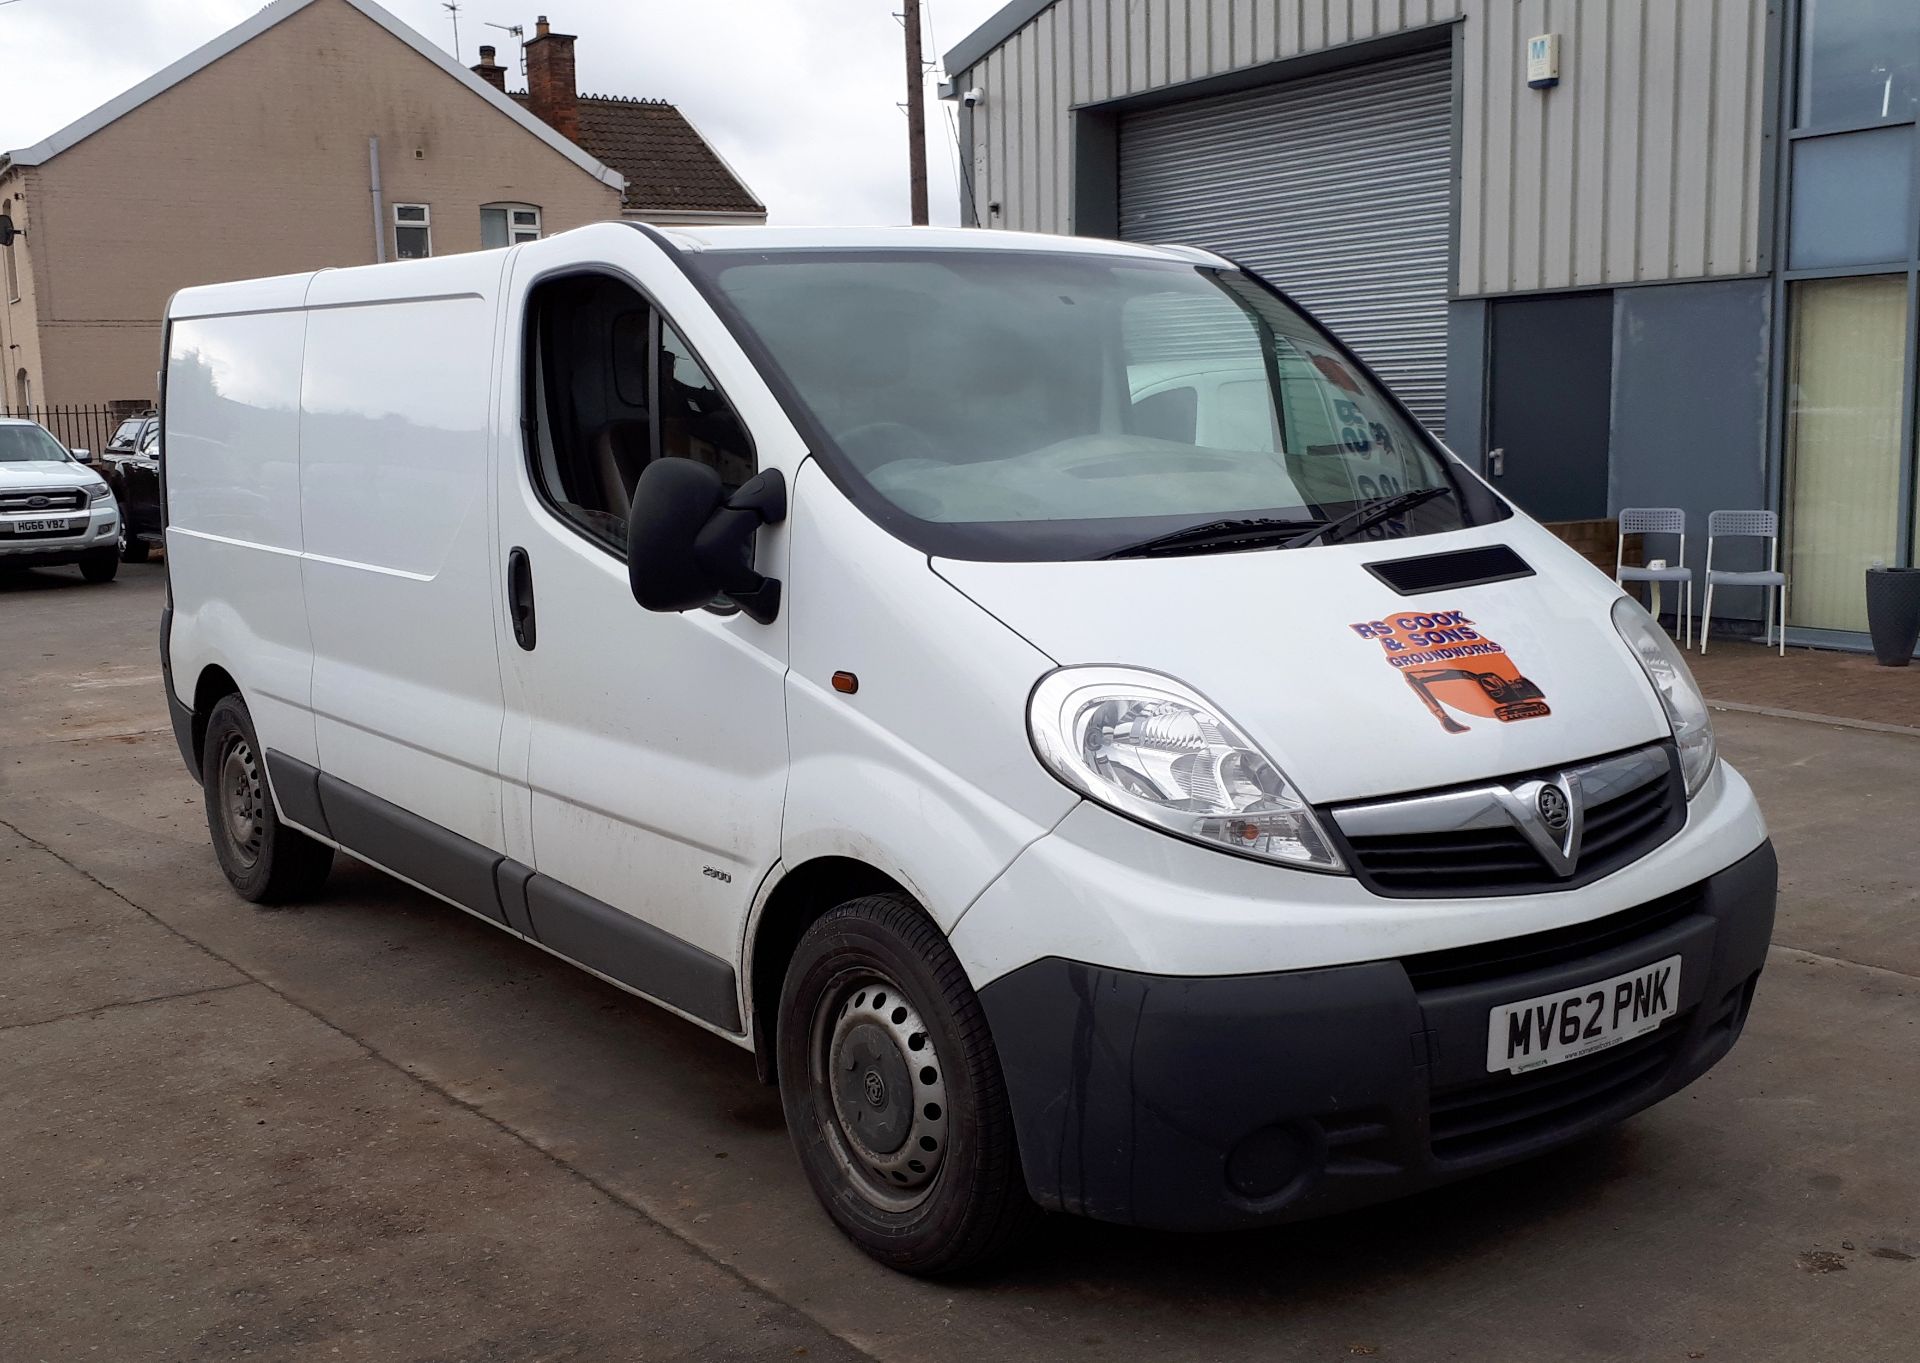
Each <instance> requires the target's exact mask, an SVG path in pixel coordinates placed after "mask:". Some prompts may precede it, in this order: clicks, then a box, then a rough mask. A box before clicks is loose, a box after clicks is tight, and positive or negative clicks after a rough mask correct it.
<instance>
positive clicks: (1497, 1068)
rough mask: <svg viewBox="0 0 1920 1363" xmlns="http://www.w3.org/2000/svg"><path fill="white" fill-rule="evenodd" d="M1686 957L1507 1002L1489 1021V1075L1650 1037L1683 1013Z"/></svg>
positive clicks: (1516, 1071) (1574, 1057)
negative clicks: (1683, 961)
mask: <svg viewBox="0 0 1920 1363" xmlns="http://www.w3.org/2000/svg"><path fill="white" fill-rule="evenodd" d="M1679 1003H1680V958H1679V957H1678V956H1669V957H1667V959H1666V960H1664V961H1655V962H1654V963H1653V964H1652V965H1643V966H1640V967H1638V968H1637V969H1634V970H1629V971H1628V972H1627V973H1626V974H1624V975H1615V976H1613V978H1611V979H1606V980H1595V981H1594V982H1593V983H1592V984H1583V985H1580V986H1579V987H1578V988H1574V989H1568V990H1564V991H1562V992H1560V993H1557V994H1542V995H1541V996H1540V997H1539V998H1537V999H1522V1000H1521V1001H1520V1002H1519V1003H1503V1004H1501V1005H1500V1006H1499V1007H1498V1008H1495V1009H1493V1010H1492V1012H1491V1013H1490V1014H1489V1015H1488V1018H1487V1072H1488V1073H1490V1074H1499V1073H1502V1072H1506V1073H1511V1074H1524V1073H1526V1072H1527V1071H1528V1070H1537V1069H1539V1068H1541V1067H1542V1066H1544V1065H1558V1064H1559V1063H1560V1062H1561V1061H1563V1060H1578V1059H1579V1058H1580V1057H1581V1056H1583V1055H1592V1054H1593V1053H1594V1052H1595V1051H1604V1050H1606V1049H1607V1047H1609V1046H1618V1045H1619V1044H1620V1043H1621V1042H1623V1041H1631V1040H1633V1038H1635V1037H1637V1036H1645V1035H1646V1034H1647V1033H1648V1032H1651V1031H1652V1030H1653V1029H1654V1028H1656V1027H1658V1026H1659V1025H1660V1024H1661V1023H1662V1022H1665V1021H1666V1020H1667V1019H1668V1018H1670V1017H1672V1016H1673V1015H1674V1014H1675V1013H1676V1012H1678V1011H1679Z"/></svg>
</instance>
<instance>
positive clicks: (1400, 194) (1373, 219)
mask: <svg viewBox="0 0 1920 1363" xmlns="http://www.w3.org/2000/svg"><path fill="white" fill-rule="evenodd" d="M1449 67H1450V59H1449V56H1448V53H1447V51H1446V50H1445V49H1440V50H1437V51H1433V52H1423V53H1420V54H1418V55H1417V56H1412V57H1397V58H1394V59H1392V60H1390V61H1383V62H1374V63H1370V64H1368V65H1366V66H1361V67H1353V68H1349V69H1347V70H1342V71H1336V72H1330V73H1327V74H1325V75H1319V76H1311V77H1307V78H1306V79H1303V80H1297V81H1291V82H1288V83H1287V84H1285V85H1278V86H1268V87H1265V88H1263V89H1260V90H1253V91H1246V92H1242V93H1239V94H1232V95H1222V96H1218V97H1215V98H1212V99H1201V100H1193V101H1191V102H1188V103H1185V104H1175V105H1169V106H1167V107H1165V108H1160V109H1153V110H1150V111H1147V112H1143V113H1139V114H1133V115H1129V116H1128V117H1126V118H1125V119H1123V121H1122V122H1121V125H1120V234H1121V235H1122V236H1123V237H1125V238H1127V239H1128V240H1130V241H1147V242H1162V241H1164V242H1186V243H1189V244H1191V245H1194V246H1203V247H1206V248H1207V249H1208V250H1212V251H1218V252H1219V253H1220V254H1222V255H1225V256H1230V257H1232V258H1233V259H1234V260H1237V261H1239V262H1240V263H1242V264H1244V265H1246V266H1248V267H1249V268H1251V269H1254V270H1257V271H1259V272H1260V273H1261V274H1263V275H1265V276H1266V277H1267V278H1268V279H1271V280H1272V281H1273V282H1274V283H1275V284H1278V285H1279V286H1280V287H1281V288H1283V289H1285V290H1286V291H1287V292H1288V293H1290V294H1292V295H1293V296H1294V297H1296V298H1298V299H1299V300H1300V301H1301V302H1302V303H1304V304H1305V305H1306V306H1307V307H1309V308H1311V309H1312V310H1313V312H1314V314H1315V315H1316V316H1317V317H1319V318H1320V320H1321V321H1323V322H1325V323H1326V324H1327V325H1328V326H1329V327H1331V328H1332V329H1333V330H1334V331H1335V332H1337V333H1338V334H1339V335H1340V337H1341V339H1342V340H1344V341H1346V342H1347V343H1348V344H1349V345H1351V346H1352V347H1353V348H1354V349H1355V350H1356V351H1358V352H1359V354H1360V356H1361V358H1362V359H1364V360H1366V361H1367V362H1368V363H1369V364H1371V365H1372V366H1373V367H1374V368H1375V369H1376V370H1377V371H1378V372H1379V374H1380V376H1381V377H1382V378H1384V379H1385V380H1386V381H1387V382H1388V383H1389V384H1391V385H1392V386H1393V388H1394V390H1395V391H1396V392H1397V393H1399V395H1400V396H1401V398H1402V399H1403V400H1404V401H1405V402H1406V404H1407V405H1408V406H1409V407H1411V408H1412V409H1413V411H1414V414H1415V415H1416V416H1418V417H1420V419H1421V420H1423V421H1424V422H1426V423H1427V425H1429V426H1430V427H1432V428H1433V429H1434V430H1436V431H1438V430H1441V429H1442V420H1443V416H1444V410H1445V405H1446V404H1445V389H1446V371H1447V283H1448V279H1449V277H1450V273H1451V271H1450V263H1451V260H1450V256H1451V249H1450V242H1451V216H1452V183H1453V96H1452V91H1451V86H1450V70H1449Z"/></svg>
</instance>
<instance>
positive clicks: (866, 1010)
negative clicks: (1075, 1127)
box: [778, 894, 1037, 1276]
mask: <svg viewBox="0 0 1920 1363" xmlns="http://www.w3.org/2000/svg"><path fill="white" fill-rule="evenodd" d="M778 1056H779V1071H780V1099H781V1104H782V1106H783V1107H784V1108H785V1109H786V1116H787V1129H788V1131H789V1132H790V1133H791V1134H792V1136H793V1143H794V1147H795V1148H796V1149H797V1150H798V1151H799V1154H800V1163H801V1165H802V1167H803V1168H804V1169H805V1170H806V1174H807V1181H808V1182H809V1183H811V1184H812V1185H813V1191H814V1193H815V1194H816V1195H817V1196H818V1197H819V1199H820V1202H821V1204H822V1205H823V1206H824V1207H825V1208H826V1209H827V1214H828V1215H829V1216H831V1217H832V1218H833V1220H834V1222H835V1224H837V1225H838V1226H839V1227H840V1229H841V1230H842V1231H844V1232H845V1233H846V1234H847V1236H848V1238H850V1239H851V1240H852V1241H853V1242H854V1243H855V1244H856V1245H858V1246H860V1248H861V1249H863V1250H865V1251H866V1252H867V1253H868V1254H870V1255H872V1256H873V1257H874V1258H875V1259H878V1260H879V1261H880V1262H881V1263H883V1264H886V1265H887V1266H889V1267H891V1268H896V1269H899V1270H901V1271H902V1272H906V1273H915V1274H922V1275H927V1276H932V1275H937V1274H944V1273H958V1272H961V1271H964V1270H967V1269H974V1268H979V1267H981V1266H984V1265H985V1264H987V1263H988V1262H990V1261H991V1260H993V1259H994V1258H995V1257H997V1256H999V1255H1001V1254H1002V1253H1004V1252H1005V1251H1006V1250H1007V1248H1008V1246H1009V1244H1010V1243H1011V1242H1012V1240H1013V1239H1014V1237H1015V1236H1016V1235H1018V1233H1019V1232H1020V1230H1021V1229H1022V1228H1023V1227H1024V1226H1026V1225H1027V1224H1028V1222H1029V1221H1030V1220H1031V1219H1032V1218H1033V1217H1034V1216H1035V1215H1036V1214H1037V1211H1036V1209H1035V1207H1034V1205H1033V1203H1032V1201H1031V1200H1029V1199H1028V1197H1027V1191H1026V1186H1025V1184H1024V1183H1023V1182H1022V1180H1021V1174H1020V1158H1019V1152H1018V1150H1017V1149H1016V1147H1015V1143H1014V1134H1013V1119H1012V1115H1011V1114H1010V1112H1009V1111H1008V1108H1007V1094H1006V1087H1005V1084H1004V1082H1003V1081H1002V1079H1001V1076H1000V1061H999V1057H998V1056H997V1055H996V1054H995V1052H994V1049H993V1038H992V1037H991V1036H990V1035H989V1033H988V1030H987V1020H986V1015H985V1014H984V1013H983V1012H982V1011H981V1009H980V1000H979V999H978V998H977V997H975V995H974V992H973V987H972V986H971V985H970V984H968V983H967V977H966V972H965V971H964V970H962V969H961V967H960V962H959V961H958V960H957V959H955V957H954V954H953V951H952V949H951V948H950V947H949V946H948V945H947V940H946V938H945V937H944V936H943V935H942V934H941V932H940V930H939V929H938V928H936V927H935V926H934V925H933V923H932V922H930V921H929V920H928V919H927V917H926V915H925V914H923V913H922V912H921V911H920V909H919V907H918V906H917V905H915V904H914V903H913V902H912V901H911V900H909V899H907V898H906V897H905V896H902V895H895V894H883V895H870V896H868V897H866V898H862V899H855V900H851V901H849V902H847V903H845V904H842V905H840V906H839V907H838V908H835V909H832V910H830V911H829V912H827V913H826V914H825V915H824V916H822V917H821V918H820V919H819V920H818V921H817V922H815V923H814V924H813V926H811V927H810V928H808V929H807V931H806V933H805V934H804V935H803V936H802V937H801V939H800V944H799V946H797V947H796V948H795V949H794V954H793V960H792V962H791V963H790V964H789V965H788V967H787V975H786V981H785V983H784V985H783V987H782V989H781V993H780V1016H779V1041H778Z"/></svg>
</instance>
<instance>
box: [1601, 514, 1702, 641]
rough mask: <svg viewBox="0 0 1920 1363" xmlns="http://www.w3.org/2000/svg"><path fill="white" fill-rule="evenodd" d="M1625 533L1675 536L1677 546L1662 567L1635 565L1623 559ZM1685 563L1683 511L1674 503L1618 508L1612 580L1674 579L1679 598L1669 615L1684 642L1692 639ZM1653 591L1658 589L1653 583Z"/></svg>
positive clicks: (1688, 573)
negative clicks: (1676, 623)
mask: <svg viewBox="0 0 1920 1363" xmlns="http://www.w3.org/2000/svg"><path fill="white" fill-rule="evenodd" d="M1628 535H1678V536H1679V537H1680V549H1679V551H1678V553H1676V554H1675V556H1674V558H1673V560H1672V561H1671V562H1670V563H1669V564H1668V566H1667V567H1665V568H1636V567H1634V566H1633V565H1631V564H1629V563H1628V562H1627V561H1626V559H1627V536H1628ZM1686 562H1687V513H1686V512H1684V511H1682V510H1681V509H1680V508H1679V507H1677V506H1629V507H1622V508H1621V511H1620V535H1619V538H1618V539H1617V540H1616V541H1615V542H1614V548H1613V580H1614V581H1615V582H1618V583H1621V584H1623V585H1624V584H1625V583H1628V582H1652V583H1655V584H1658V583H1661V582H1677V583H1679V584H1680V599H1679V600H1678V601H1676V602H1675V603H1674V610H1673V618H1674V619H1675V621H1677V622H1678V624H1679V629H1680V633H1681V635H1682V636H1683V638H1684V642H1686V643H1688V644H1691V643H1692V642H1693V569H1691V568H1689V567H1687V566H1686ZM1655 590H1656V591H1657V590H1658V586H1657V585H1656V587H1655Z"/></svg>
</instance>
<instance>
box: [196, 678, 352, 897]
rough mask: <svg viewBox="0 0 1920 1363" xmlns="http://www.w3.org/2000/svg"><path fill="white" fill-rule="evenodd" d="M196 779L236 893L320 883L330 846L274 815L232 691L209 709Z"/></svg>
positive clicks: (295, 890)
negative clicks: (198, 774)
mask: <svg viewBox="0 0 1920 1363" xmlns="http://www.w3.org/2000/svg"><path fill="white" fill-rule="evenodd" d="M200 784H201V786H202V788H203V789H204V791H205V794H206V803H207V832H208V833H209V834H210V835H211V836H212V838H213V854H214V856H215V857H216V858H218V859H219V862H220V869H221V870H222V871H224V872H225V873H226V876H227V880H228V882H229V883H230V884H232V886H233V888H234V890H235V891H236V892H237V893H238V894H239V895H240V897H241V898H242V899H247V900H251V901H253V902H254V903H256V904H272V903H279V902H282V901H285V900H290V899H299V898H302V897H304V896H306V895H309V894H312V893H313V892H315V891H316V890H318V889H319V888H320V887H321V886H322V885H323V884H325V883H326V879H327V872H328V871H330V870H331V869H332V868H333V849H332V848H331V847H329V846H327V845H326V844H325V843H323V842H315V841H314V840H313V839H312V838H310V837H308V836H307V835H306V834H305V833H302V832H301V831H300V830H299V829H297V828H290V827H288V826H287V825H286V824H284V823H282V822H281V821H280V814H279V811H277V810H276V809H275V808H274V807H273V792H272V790H271V789H270V788H269V787H268V785H267V767H266V753H265V750H264V749H262V748H261V746H260V739H259V737H258V735H256V734H255V733H254V731H253V717H252V716H251V715H249V714H248V713H247V707H246V703H245V702H244V701H242V700H241V699H240V697H238V696H226V697H224V698H223V699H221V700H220V701H219V702H218V703H217V704H216V705H215V706H214V707H213V711H212V713H211V714H209V715H208V716H207V737H206V745H205V747H204V748H203V749H202V751H201V761H200Z"/></svg>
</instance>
